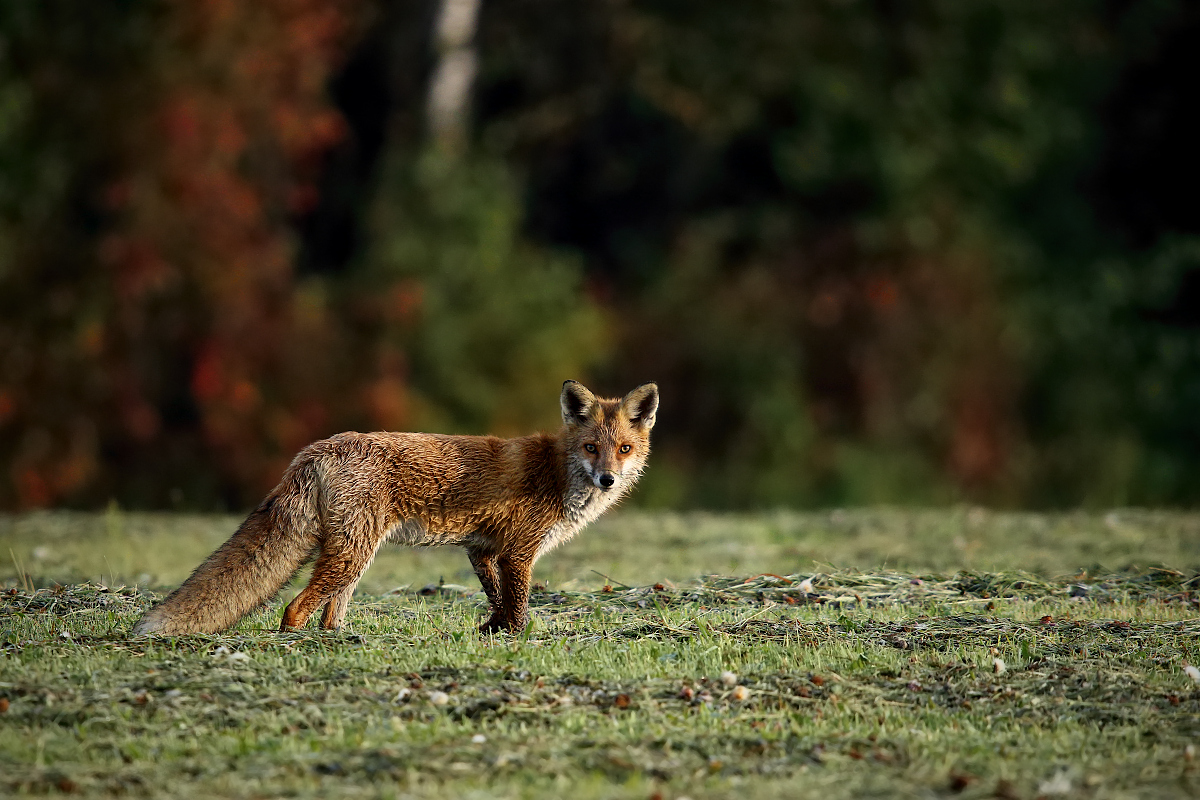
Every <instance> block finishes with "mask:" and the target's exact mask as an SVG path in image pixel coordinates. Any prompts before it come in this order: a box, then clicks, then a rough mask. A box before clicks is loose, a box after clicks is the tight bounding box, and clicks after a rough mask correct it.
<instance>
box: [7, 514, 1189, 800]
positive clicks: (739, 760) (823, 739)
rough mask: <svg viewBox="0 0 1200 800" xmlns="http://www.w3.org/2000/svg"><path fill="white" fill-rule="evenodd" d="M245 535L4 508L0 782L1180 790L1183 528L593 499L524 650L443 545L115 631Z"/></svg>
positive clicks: (1185, 639) (480, 792)
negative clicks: (336, 591) (245, 604)
mask: <svg viewBox="0 0 1200 800" xmlns="http://www.w3.org/2000/svg"><path fill="white" fill-rule="evenodd" d="M236 522H237V521H236V520H234V519H230V518H212V517H196V516H170V515H135V514H124V513H121V512H118V511H115V510H114V511H110V512H109V513H107V514H100V515H73V514H40V515H30V516H22V517H7V518H5V517H0V545H3V549H2V550H0V553H2V554H3V555H5V556H7V558H8V561H9V562H10V563H8V564H7V566H5V567H4V568H3V569H0V581H2V582H3V583H4V585H5V587H6V588H5V592H4V593H3V594H2V595H0V648H2V649H3V653H4V658H3V659H0V709H2V710H0V794H22V793H29V794H47V793H49V794H56V793H64V794H68V793H69V794H84V795H105V796H107V795H127V796H135V797H141V796H148V797H199V796H226V797H247V798H250V797H280V796H287V797H318V796H319V797H341V796H356V797H357V796H363V797H376V796H378V797H430V798H433V797H438V798H441V797H492V796H505V797H546V798H552V797H569V798H571V800H587V798H600V797H635V798H653V797H656V796H658V797H662V798H679V797H684V796H686V797H690V798H696V799H698V798H703V797H737V798H745V799H746V800H751V799H752V798H774V797H779V798H784V797H820V798H822V800H834V798H843V797H861V796H871V795H874V796H887V797H891V796H901V797H904V796H911V797H932V796H938V797H941V796H951V795H953V796H961V797H1013V798H1016V797H1022V798H1024V797H1029V798H1032V797H1038V796H1043V797H1088V798H1107V797H1164V796H1165V797H1172V796H1177V797H1194V796H1200V760H1198V758H1197V754H1196V748H1197V745H1198V744H1200V683H1198V682H1197V679H1200V674H1196V679H1193V677H1192V676H1191V675H1189V674H1188V671H1187V670H1186V669H1185V667H1186V666H1187V665H1188V664H1189V661H1190V663H1197V662H1200V608H1198V603H1200V572H1198V571H1197V570H1198V568H1200V515H1191V514H1173V513H1165V512H1146V511H1116V512H1112V513H1108V514H1100V515H1087V514H1082V513H1080V514H1069V515H1058V516H1044V515H1034V514H1011V515H1010V514H994V513H989V512H984V511H980V510H968V509H961V510H951V511H929V512H906V511H898V510H883V511H835V512H829V513H820V514H796V513H778V514H760V515H745V516H713V515H702V514H695V515H670V514H659V515H648V514H645V515H643V514H627V515H614V516H613V517H611V518H607V519H605V520H603V521H601V523H598V524H597V525H595V526H593V527H592V528H591V529H590V530H588V531H587V532H585V533H584V534H583V536H582V537H581V538H580V539H578V540H577V541H575V542H572V543H571V544H569V545H567V546H566V547H564V548H562V549H561V550H560V551H558V552H556V553H554V554H552V555H551V556H549V557H547V558H546V559H545V560H544V561H543V563H541V564H539V569H538V574H537V579H538V580H539V581H541V582H542V585H543V588H541V589H540V590H539V591H537V592H535V595H534V601H533V602H534V606H535V609H534V613H535V616H536V618H537V623H536V624H535V626H534V627H533V628H532V629H531V630H530V631H529V632H528V633H527V634H526V635H524V636H520V637H503V636H501V637H494V638H481V637H480V636H478V635H477V634H476V633H475V632H474V625H475V624H477V623H478V622H479V621H480V620H481V619H482V617H483V615H484V605H485V604H484V602H483V600H482V596H481V595H480V594H479V593H478V592H476V591H475V589H476V588H477V583H476V582H475V581H474V579H473V578H472V577H471V576H470V574H469V571H468V570H467V565H466V558H465V556H464V555H463V554H462V553H461V552H459V551H457V550H452V549H450V550H445V551H427V552H418V551H411V550H409V551H404V550H394V551H388V552H386V553H385V554H384V555H383V556H382V557H381V558H380V559H379V561H378V562H377V563H376V565H375V566H373V567H372V569H371V571H370V572H369V573H368V576H367V578H366V580H364V582H363V587H362V589H363V591H362V592H361V593H360V596H356V598H355V602H354V603H353V604H352V606H351V612H350V618H349V621H348V624H347V627H346V628H345V629H343V630H342V631H340V632H338V633H332V634H329V633H322V632H319V631H317V630H315V629H313V630H306V631H304V632H301V633H293V634H279V633H276V632H274V631H273V628H274V627H275V626H276V625H277V623H278V618H279V611H280V607H281V602H277V603H274V604H272V605H270V606H269V607H267V608H265V609H264V610H262V611H261V612H258V613H256V614H254V615H252V616H251V617H249V618H247V619H246V620H245V621H244V622H243V623H242V624H241V625H240V626H239V627H238V628H236V629H235V630H234V631H232V632H231V633H230V634H228V635H225V636H217V637H211V636H206V637H200V636H195V637H182V638H177V639H153V640H132V639H129V638H127V635H126V632H127V631H128V630H129V626H130V625H131V623H132V622H133V620H134V619H136V617H137V616H138V615H139V614H140V613H141V612H142V611H144V610H145V608H146V607H147V606H148V605H149V604H150V603H151V602H152V601H153V600H154V599H155V597H158V596H161V587H164V586H169V585H171V584H175V583H178V581H180V580H181V579H182V578H183V577H185V576H186V574H187V572H188V571H189V570H190V569H191V568H192V567H193V566H194V565H195V564H196V563H197V562H198V561H199V560H200V558H202V557H203V556H204V555H205V554H207V552H208V551H209V550H211V549H212V547H214V546H215V545H216V544H218V543H219V542H220V541H221V540H223V539H224V538H225V537H226V536H228V534H229V533H230V532H231V531H232V529H233V527H234V526H235V525H236ZM766 573H770V574H766ZM722 576H724V577H722ZM443 579H444V584H443V585H440V586H439V582H440V581H442V580H443ZM147 585H149V586H150V587H153V588H147ZM293 592H294V587H293V588H292V589H289V590H286V591H285V592H284V593H283V595H282V596H281V598H280V600H281V601H282V600H286V599H288V597H290V595H291V593H293Z"/></svg>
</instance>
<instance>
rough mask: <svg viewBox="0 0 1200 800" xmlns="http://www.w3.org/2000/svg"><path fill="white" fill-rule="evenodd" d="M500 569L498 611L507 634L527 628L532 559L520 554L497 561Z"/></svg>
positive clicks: (506, 556)
mask: <svg viewBox="0 0 1200 800" xmlns="http://www.w3.org/2000/svg"><path fill="white" fill-rule="evenodd" d="M497 566H498V567H499V568H500V580H501V586H500V598H501V599H500V610H501V612H502V613H503V622H502V626H503V628H504V629H505V630H507V631H508V632H509V633H520V632H521V631H523V630H525V629H526V628H527V627H529V584H530V582H531V580H532V578H533V558H532V557H530V556H527V555H525V554H522V553H518V554H512V555H504V556H501V557H500V558H499V559H497Z"/></svg>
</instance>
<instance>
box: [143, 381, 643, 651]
mask: <svg viewBox="0 0 1200 800" xmlns="http://www.w3.org/2000/svg"><path fill="white" fill-rule="evenodd" d="M559 404H560V406H561V408H562V420H563V426H562V429H561V430H560V431H559V432H558V433H557V434H556V435H550V434H546V433H538V434H534V435H532V436H523V437H520V438H516V439H499V438H496V437H494V436H442V435H438V434H429V433H342V434H338V435H337V436H334V437H332V438H329V439H323V440H321V441H319V442H314V443H313V444H310V445H309V446H308V447H306V448H304V449H303V450H301V451H300V453H299V455H297V456H296V458H295V459H294V460H293V461H292V463H291V465H290V466H289V467H288V468H287V471H286V472H285V473H284V475H283V479H282V480H281V481H280V482H279V485H278V486H276V487H275V489H274V490H272V491H271V493H270V494H268V495H267V498H266V499H265V500H264V501H263V502H262V504H261V505H259V507H258V508H257V509H255V510H254V511H253V512H251V514H250V516H249V517H247V518H246V521H245V522H243V523H242V524H241V527H239V528H238V530H237V532H236V533H234V534H233V536H232V537H230V539H229V541H227V542H226V543H225V544H223V545H221V547H219V548H218V549H217V551H216V552H215V553H213V554H212V555H211V556H209V557H208V559H207V560H205V561H204V563H202V564H201V565H200V566H199V567H197V568H196V571H195V572H193V573H192V576H191V577H190V578H188V579H187V580H186V581H184V583H183V585H182V586H180V587H179V588H178V589H176V590H175V591H174V592H172V593H171V594H170V595H169V596H168V597H167V599H166V600H164V601H163V602H162V603H160V604H159V605H157V606H155V607H154V608H152V609H151V610H150V611H149V612H148V613H147V614H146V615H145V616H144V617H142V618H141V620H139V621H138V623H137V624H136V625H135V626H134V628H133V633H134V635H142V634H152V633H154V634H164V635H174V634H183V633H216V632H218V631H223V630H225V629H226V628H229V627H231V626H233V625H234V624H235V623H236V622H237V621H238V620H240V619H241V618H242V617H244V616H245V615H246V614H248V613H250V612H251V611H253V610H254V609H256V608H258V607H259V606H260V605H262V604H263V603H264V602H266V601H267V600H269V599H270V598H271V597H274V596H275V594H276V593H278V592H279V590H280V589H281V588H282V587H283V585H284V584H286V583H287V582H288V581H289V580H290V579H291V578H292V576H293V575H294V574H295V573H296V572H297V571H298V570H299V569H300V568H301V567H302V566H304V564H306V563H307V562H308V561H309V560H311V559H312V558H313V556H316V559H317V562H316V565H315V567H314V568H313V574H312V579H311V580H310V581H309V582H308V586H306V587H305V588H304V589H303V590H302V591H301V592H300V593H299V594H298V595H296V598H295V599H294V600H292V602H291V603H289V604H288V606H287V608H286V609H284V612H283V622H282V624H281V625H280V630H285V631H286V630H291V629H294V628H300V627H302V626H303V625H304V623H305V622H307V621H308V618H309V617H310V616H311V615H312V613H313V612H314V611H316V610H317V609H318V608H320V607H321V606H324V607H325V610H324V613H322V615H321V627H322V628H327V629H329V628H338V627H341V625H342V622H343V621H344V620H345V618H346V607H347V605H348V604H349V603H350V597H351V595H353V594H354V587H355V585H356V584H357V583H358V581H359V579H360V578H362V576H363V573H364V572H366V571H367V567H368V566H370V564H371V560H372V559H374V557H375V553H376V551H378V550H379V547H380V545H382V544H383V543H384V541H386V540H389V539H390V540H392V541H396V542H400V543H402V544H411V545H441V544H457V545H461V546H462V547H464V548H466V550H467V557H468V558H469V559H470V561H471V566H472V567H473V568H474V569H475V574H476V575H478V576H479V582H480V584H481V585H482V586H483V591H484V593H485V594H486V595H487V599H488V603H489V604H490V605H491V616H490V617H489V618H488V620H487V621H486V622H484V623H483V624H482V625H481V626H480V628H479V630H480V631H481V632H483V633H493V632H497V631H502V630H504V631H513V632H516V631H521V630H524V629H525V627H526V626H527V625H528V623H529V582H530V576H531V573H532V570H533V564H534V562H535V561H537V559H538V557H539V556H541V555H542V554H543V553H545V552H546V551H547V550H550V549H551V548H553V547H556V546H557V545H559V544H562V543H563V542H565V541H567V540H568V539H570V538H571V537H572V536H574V535H575V534H576V533H578V532H579V530H580V529H581V528H583V527H584V526H585V525H587V524H588V523H589V522H591V521H592V520H594V519H595V518H596V517H598V516H599V515H600V514H601V513H602V512H603V511H604V510H605V509H607V508H608V507H610V506H611V505H613V503H615V502H616V501H617V500H619V499H620V498H621V497H622V496H623V495H624V494H625V493H626V492H627V491H629V489H630V487H632V486H633V484H634V483H635V482H636V481H637V479H638V477H639V476H640V475H641V473H642V469H643V468H644V467H645V464H646V457H647V455H649V452H650V429H651V428H653V427H654V419H655V414H656V413H657V411H658V387H657V386H656V385H655V384H653V383H646V384H642V385H641V386H639V387H637V388H636V389H634V390H633V391H631V392H630V393H629V394H627V395H625V397H624V398H623V399H621V400H604V399H600V398H597V397H596V396H595V395H594V394H592V393H591V392H590V391H588V390H587V388H585V387H584V386H583V384H581V383H578V382H577V381H567V382H565V383H564V384H563V388H562V395H561V396H560V398H559Z"/></svg>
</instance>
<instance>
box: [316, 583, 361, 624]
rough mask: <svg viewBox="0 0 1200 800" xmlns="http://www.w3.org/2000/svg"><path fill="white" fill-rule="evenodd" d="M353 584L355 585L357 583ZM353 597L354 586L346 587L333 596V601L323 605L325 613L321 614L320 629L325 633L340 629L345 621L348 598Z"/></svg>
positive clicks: (348, 604)
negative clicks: (325, 631)
mask: <svg viewBox="0 0 1200 800" xmlns="http://www.w3.org/2000/svg"><path fill="white" fill-rule="evenodd" d="M355 583H356V584H357V581H355ZM353 596H354V586H348V587H346V588H345V589H343V590H342V591H341V592H339V593H338V594H336V595H334V596H333V599H332V600H330V601H329V602H328V603H326V604H325V611H324V612H323V613H322V614H321V627H322V628H324V629H325V630H327V631H333V630H337V629H338V628H340V627H342V623H344V622H345V621H346V610H347V609H348V608H349V607H350V598H351V597H353Z"/></svg>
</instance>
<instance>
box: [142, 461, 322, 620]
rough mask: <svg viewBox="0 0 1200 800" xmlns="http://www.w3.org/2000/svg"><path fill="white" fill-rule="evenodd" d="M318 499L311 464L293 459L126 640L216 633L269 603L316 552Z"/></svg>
mask: <svg viewBox="0 0 1200 800" xmlns="http://www.w3.org/2000/svg"><path fill="white" fill-rule="evenodd" d="M320 493H321V487H320V485H319V478H318V477H317V475H316V470H315V468H314V465H313V463H312V462H311V460H307V461H306V462H303V461H302V458H297V459H296V461H295V462H293V464H292V465H291V466H290V467H289V468H288V471H287V473H285V474H284V476H283V480H282V481H280V483H279V485H278V486H277V487H275V489H274V490H273V491H272V492H271V493H270V494H269V495H267V499H266V500H264V501H263V502H262V505H260V506H259V507H258V508H257V509H255V510H254V511H253V512H252V513H251V514H250V516H249V517H247V518H246V521H245V522H243V523H242V524H241V526H240V527H239V528H238V529H237V532H236V533H234V534H233V536H231V537H230V538H229V541H227V542H225V544H223V545H221V546H220V547H219V548H217V551H216V552H215V553H213V554H212V555H211V556H209V557H208V558H207V559H205V561H204V563H202V564H201V565H200V566H199V567H197V568H196V571H195V572H193V573H192V576H191V577H190V578H188V579H187V580H186V581H184V582H183V585H182V586H180V587H179V588H178V589H176V590H175V591H174V592H172V593H171V594H170V595H169V596H168V597H167V599H166V600H164V601H163V602H161V603H159V604H158V605H157V606H155V607H154V608H152V609H150V611H149V612H147V614H146V615H145V616H144V617H142V618H141V619H140V620H139V621H138V623H137V624H136V625H134V626H133V634H134V635H135V636H141V635H145V634H149V633H157V634H163V635H178V634H184V633H217V632H219V631H223V630H225V629H226V628H229V627H232V626H233V625H234V624H235V623H237V621H238V620H240V619H241V618H242V617H244V616H246V615H247V614H249V613H250V612H251V611H253V610H254V609H256V608H258V607H259V606H261V605H262V604H263V603H265V602H266V601H267V600H269V599H271V598H272V597H274V596H275V594H276V593H277V592H278V591H279V590H280V589H281V588H283V585H284V584H285V583H287V582H288V581H289V580H290V579H291V577H292V576H293V575H294V574H295V573H296V571H297V570H299V569H300V568H301V567H302V566H304V564H305V563H306V562H307V561H308V560H309V559H310V558H311V557H312V555H313V554H314V552H315V551H316V549H317V547H318V546H319V543H320V531H321V528H320V525H321V523H320V518H319V516H320V515H319V508H318V504H319V502H320V499H319V496H320Z"/></svg>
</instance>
